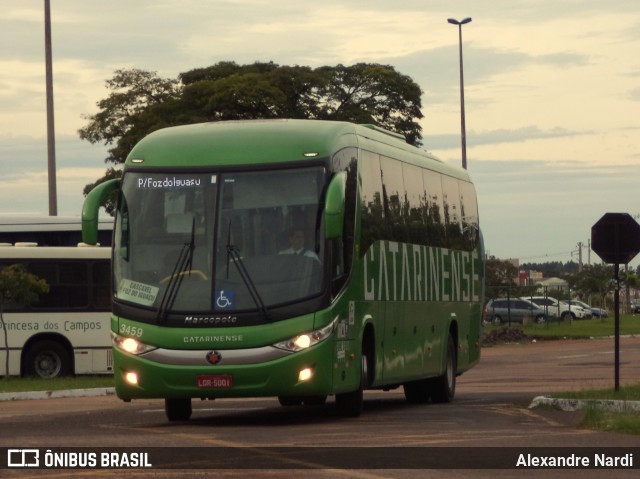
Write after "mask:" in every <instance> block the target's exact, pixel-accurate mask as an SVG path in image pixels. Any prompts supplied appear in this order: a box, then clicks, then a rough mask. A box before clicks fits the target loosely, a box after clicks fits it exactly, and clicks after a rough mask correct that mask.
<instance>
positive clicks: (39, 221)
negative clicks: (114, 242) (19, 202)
mask: <svg viewBox="0 0 640 479" xmlns="http://www.w3.org/2000/svg"><path fill="white" fill-rule="evenodd" d="M112 236H113V218H99V219H98V243H100V245H102V246H111V237H112ZM81 241H82V231H81V224H80V217H77V216H39V215H26V216H16V215H0V243H2V244H15V243H25V242H28V243H37V244H38V245H40V246H75V245H77V244H78V243H80V242H81Z"/></svg>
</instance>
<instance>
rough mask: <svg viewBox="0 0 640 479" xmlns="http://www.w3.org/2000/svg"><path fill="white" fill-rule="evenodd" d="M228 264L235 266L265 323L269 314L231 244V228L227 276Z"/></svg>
mask: <svg viewBox="0 0 640 479" xmlns="http://www.w3.org/2000/svg"><path fill="white" fill-rule="evenodd" d="M229 262H232V263H233V264H235V265H236V268H237V269H238V273H239V274H240V277H241V278H242V281H243V282H244V284H245V286H246V287H247V289H248V290H249V294H250V295H251V299H253V302H254V303H255V304H256V307H257V308H258V310H259V311H260V312H261V313H262V315H263V316H264V319H265V321H269V312H268V311H267V307H266V306H265V304H264V301H262V297H261V296H260V293H259V292H258V288H256V285H255V284H254V282H253V280H252V279H251V275H250V274H249V271H247V268H246V267H245V265H244V262H243V261H242V257H241V256H240V254H239V253H238V248H237V247H236V246H235V245H234V244H233V243H231V227H229V239H228V240H227V275H229Z"/></svg>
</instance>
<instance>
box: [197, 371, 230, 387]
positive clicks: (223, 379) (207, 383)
mask: <svg viewBox="0 0 640 479" xmlns="http://www.w3.org/2000/svg"><path fill="white" fill-rule="evenodd" d="M196 379H197V381H198V387H199V388H204V389H226V388H230V387H232V386H233V377H232V376H231V375H230V374H216V375H208V376H198V377H197V378H196Z"/></svg>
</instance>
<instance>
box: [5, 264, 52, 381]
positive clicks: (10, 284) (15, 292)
mask: <svg viewBox="0 0 640 479" xmlns="http://www.w3.org/2000/svg"><path fill="white" fill-rule="evenodd" d="M48 292H49V285H48V284H47V282H46V281H45V280H44V279H40V278H38V277H37V276H36V275H34V274H32V273H29V271H27V268H26V267H25V266H24V265H22V264H12V265H9V266H6V267H4V268H2V270H0V325H1V326H2V331H3V332H4V350H5V353H6V356H5V376H4V377H5V379H8V378H9V338H8V331H7V325H6V323H5V321H4V310H5V307H6V305H7V303H10V302H16V303H22V304H31V303H34V302H35V301H37V300H38V299H39V297H40V295H41V294H45V293H48Z"/></svg>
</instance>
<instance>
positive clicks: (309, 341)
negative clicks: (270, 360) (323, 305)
mask: <svg viewBox="0 0 640 479" xmlns="http://www.w3.org/2000/svg"><path fill="white" fill-rule="evenodd" d="M337 322H338V318H337V317H336V318H335V319H334V320H333V321H331V323H330V324H329V325H327V326H325V327H324V328H320V329H316V330H314V331H310V332H308V333H303V334H300V335H298V336H295V337H293V338H291V339H287V340H286V341H280V342H278V343H275V344H274V345H273V346H274V347H276V348H278V349H284V350H286V351H292V352H296V351H302V350H303V349H307V348H310V347H311V346H313V345H315V344H318V343H319V342H321V341H324V340H325V339H327V338H328V337H329V336H330V335H331V333H332V332H333V330H334V329H335V327H336V324H337Z"/></svg>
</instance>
